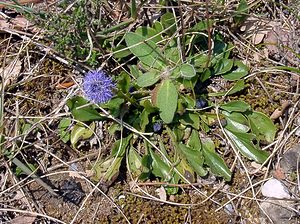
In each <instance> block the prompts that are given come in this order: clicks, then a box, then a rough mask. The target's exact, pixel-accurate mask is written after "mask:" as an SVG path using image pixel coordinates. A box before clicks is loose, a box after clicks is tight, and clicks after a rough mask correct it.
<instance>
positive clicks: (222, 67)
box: [214, 58, 233, 75]
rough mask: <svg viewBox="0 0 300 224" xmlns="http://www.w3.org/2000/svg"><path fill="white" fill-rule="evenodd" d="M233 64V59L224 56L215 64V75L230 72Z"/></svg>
mask: <svg viewBox="0 0 300 224" xmlns="http://www.w3.org/2000/svg"><path fill="white" fill-rule="evenodd" d="M232 66H233V60H232V59H226V58H223V59H221V60H220V61H219V62H218V63H217V65H216V66H215V69H214V74H215V75H221V74H224V73H226V72H229V71H230V70H231V68H232Z"/></svg>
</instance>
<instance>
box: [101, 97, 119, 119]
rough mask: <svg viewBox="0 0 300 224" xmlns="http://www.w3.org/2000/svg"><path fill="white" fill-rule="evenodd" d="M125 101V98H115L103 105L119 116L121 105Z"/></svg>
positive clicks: (115, 115)
mask: <svg viewBox="0 0 300 224" xmlns="http://www.w3.org/2000/svg"><path fill="white" fill-rule="evenodd" d="M123 103H124V99H123V98H119V97H116V98H113V99H111V100H110V101H108V102H107V103H106V104H104V105H102V107H103V108H107V109H109V110H110V114H111V115H112V116H114V117H118V116H119V115H120V113H121V112H122V111H121V109H120V108H121V106H122V104H123Z"/></svg>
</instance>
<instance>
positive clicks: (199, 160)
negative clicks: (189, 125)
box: [178, 143, 207, 176]
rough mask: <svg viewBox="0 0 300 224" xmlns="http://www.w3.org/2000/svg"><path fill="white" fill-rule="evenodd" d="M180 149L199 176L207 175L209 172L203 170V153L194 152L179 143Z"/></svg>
mask: <svg viewBox="0 0 300 224" xmlns="http://www.w3.org/2000/svg"><path fill="white" fill-rule="evenodd" d="M178 149H179V150H180V152H181V154H182V155H183V156H184V157H185V159H186V160H187V161H188V163H189V164H190V165H191V167H192V168H193V169H194V171H195V172H196V173H197V174H198V175H199V176H205V175H206V174H207V171H206V170H205V169H204V168H203V163H204V157H203V154H202V151H200V150H193V149H191V148H190V147H187V146H186V145H184V144H182V143H179V145H178Z"/></svg>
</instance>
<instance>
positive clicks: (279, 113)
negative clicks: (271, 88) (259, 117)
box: [270, 101, 290, 120]
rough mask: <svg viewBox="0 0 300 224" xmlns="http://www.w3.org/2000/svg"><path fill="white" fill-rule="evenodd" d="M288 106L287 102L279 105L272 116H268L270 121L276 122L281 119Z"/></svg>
mask: <svg viewBox="0 0 300 224" xmlns="http://www.w3.org/2000/svg"><path fill="white" fill-rule="evenodd" d="M289 106H290V103H289V102H288V101H284V102H283V103H282V105H281V107H280V108H277V109H276V110H275V111H274V112H273V113H272V115H271V116H270V118H271V119H272V120H276V119H277V118H279V117H281V116H282V114H283V113H284V112H285V111H286V110H287V109H288V107H289Z"/></svg>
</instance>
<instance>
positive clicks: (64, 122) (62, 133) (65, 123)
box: [58, 118, 71, 143]
mask: <svg viewBox="0 0 300 224" xmlns="http://www.w3.org/2000/svg"><path fill="white" fill-rule="evenodd" d="M70 124H71V119H70V118H63V119H61V120H60V122H59V125H58V134H59V138H60V139H61V140H62V141H63V142H64V143H67V142H68V141H69V140H70V131H68V130H67V129H68V128H69V126H70Z"/></svg>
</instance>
